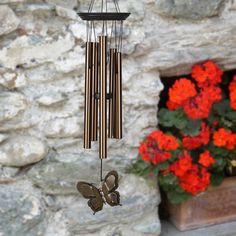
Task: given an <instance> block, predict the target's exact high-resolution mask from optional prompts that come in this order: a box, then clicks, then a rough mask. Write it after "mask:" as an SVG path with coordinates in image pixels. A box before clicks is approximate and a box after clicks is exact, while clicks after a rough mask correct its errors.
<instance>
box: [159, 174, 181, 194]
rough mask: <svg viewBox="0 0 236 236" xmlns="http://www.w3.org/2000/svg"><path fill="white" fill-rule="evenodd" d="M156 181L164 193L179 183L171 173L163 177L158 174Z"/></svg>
mask: <svg viewBox="0 0 236 236" xmlns="http://www.w3.org/2000/svg"><path fill="white" fill-rule="evenodd" d="M158 180H159V184H160V185H161V187H162V188H163V189H164V190H165V191H169V190H171V189H174V188H175V187H176V186H177V185H178V183H179V182H178V179H177V177H176V176H174V175H173V174H172V173H168V174H165V175H163V174H160V175H159V179H158Z"/></svg>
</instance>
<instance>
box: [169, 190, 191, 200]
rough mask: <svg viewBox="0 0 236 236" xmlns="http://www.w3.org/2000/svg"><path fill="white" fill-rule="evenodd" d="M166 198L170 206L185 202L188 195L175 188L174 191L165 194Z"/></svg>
mask: <svg viewBox="0 0 236 236" xmlns="http://www.w3.org/2000/svg"><path fill="white" fill-rule="evenodd" d="M167 197H168V199H169V201H170V202H171V203H172V204H180V203H182V202H184V201H186V200H187V199H188V198H189V197H190V194H189V193H187V192H185V191H184V190H182V189H180V188H176V189H175V190H174V191H169V192H167Z"/></svg>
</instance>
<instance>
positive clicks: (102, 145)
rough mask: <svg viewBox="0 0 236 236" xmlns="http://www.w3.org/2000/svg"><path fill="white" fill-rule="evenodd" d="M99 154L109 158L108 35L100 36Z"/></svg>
mask: <svg viewBox="0 0 236 236" xmlns="http://www.w3.org/2000/svg"><path fill="white" fill-rule="evenodd" d="M99 57H100V69H99V70H100V71H99V74H100V77H99V80H100V81H99V84H100V86H99V92H100V93H99V94H100V97H99V98H100V99H99V107H100V109H99V116H100V120H99V125H100V127H99V154H100V158H101V159H106V158H107V64H106V57H107V36H99Z"/></svg>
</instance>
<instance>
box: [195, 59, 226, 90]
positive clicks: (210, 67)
mask: <svg viewBox="0 0 236 236" xmlns="http://www.w3.org/2000/svg"><path fill="white" fill-rule="evenodd" d="M222 74H223V71H222V70H220V69H219V67H218V66H217V65H216V64H215V63H214V62H213V61H210V60H209V61H206V62H205V63H203V64H198V65H195V66H193V68H192V77H193V78H194V79H195V80H196V81H197V83H198V86H199V87H204V86H209V85H216V84H218V83H220V82H221V76H222Z"/></svg>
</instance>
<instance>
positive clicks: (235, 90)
mask: <svg viewBox="0 0 236 236" xmlns="http://www.w3.org/2000/svg"><path fill="white" fill-rule="evenodd" d="M229 96H230V106H231V108H232V109H233V110H236V76H234V78H233V81H232V82H231V83H230V85H229Z"/></svg>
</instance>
